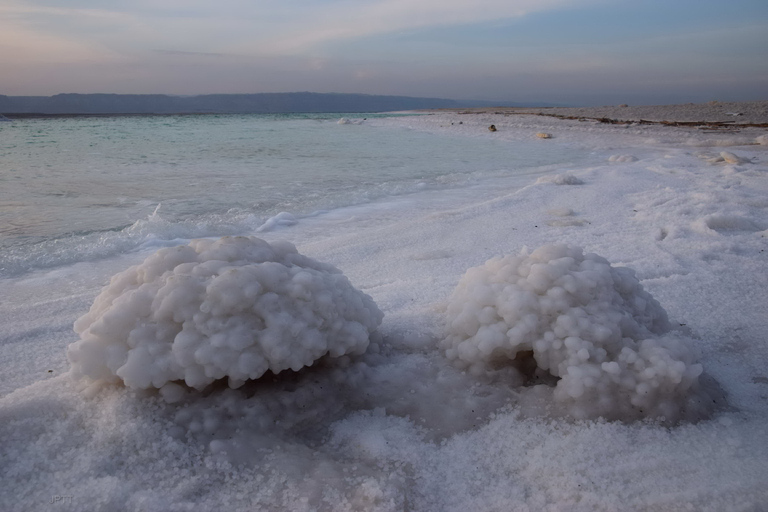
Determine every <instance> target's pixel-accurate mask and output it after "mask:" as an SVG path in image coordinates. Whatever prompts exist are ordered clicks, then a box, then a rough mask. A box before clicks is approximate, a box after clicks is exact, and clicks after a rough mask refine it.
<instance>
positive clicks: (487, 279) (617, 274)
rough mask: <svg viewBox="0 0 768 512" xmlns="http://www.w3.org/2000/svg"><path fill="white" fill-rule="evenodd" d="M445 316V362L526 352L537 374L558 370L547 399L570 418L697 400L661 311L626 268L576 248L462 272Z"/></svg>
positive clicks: (511, 357) (484, 364) (670, 409)
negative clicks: (553, 386)
mask: <svg viewBox="0 0 768 512" xmlns="http://www.w3.org/2000/svg"><path fill="white" fill-rule="evenodd" d="M448 318H449V326H448V332H449V335H448V337H447V338H446V339H445V340H444V341H443V342H442V348H443V349H444V350H445V352H446V355H447V357H448V358H449V359H452V360H455V361H456V362H457V363H458V364H459V365H460V366H464V367H467V368H469V369H470V370H472V371H476V372H481V371H484V370H486V369H488V368H494V367H498V366H499V365H502V366H515V365H518V366H523V365H524V364H526V363H525V359H526V358H530V357H531V355H532V357H533V359H534V360H535V366H536V371H537V372H539V373H541V372H542V371H544V372H547V373H548V374H549V375H551V376H554V377H556V378H557V377H559V380H558V381H557V384H556V387H555V389H554V399H555V405H556V406H564V407H565V409H566V410H567V413H568V414H570V415H572V416H574V417H576V418H579V419H582V418H596V417H601V416H602V417H604V418H607V419H622V420H632V419H637V418H642V417H652V418H653V417H656V418H659V417H664V418H665V419H666V420H667V421H670V422H674V421H677V420H678V419H681V418H691V419H695V418H697V417H699V415H700V414H701V413H702V411H701V410H700V409H701V408H702V407H706V406H705V405H703V404H702V402H703V400H701V399H700V398H699V397H698V396H697V394H696V389H697V386H698V377H699V375H700V374H701V373H702V367H701V365H699V364H697V363H696V354H695V352H694V350H693V348H692V347H691V346H690V345H689V344H688V343H686V342H684V341H683V340H681V339H679V338H678V337H675V336H673V335H670V334H667V333H668V331H669V330H670V323H669V321H668V319H667V314H666V312H665V311H664V309H663V308H662V307H661V306H660V305H659V303H658V302H657V301H656V300H655V299H654V298H653V297H651V295H650V294H648V293H647V292H646V291H644V290H643V288H642V286H641V285H640V283H639V281H638V280H637V278H636V277H635V274H634V272H633V271H632V270H630V269H628V268H621V267H619V268H616V267H612V266H611V265H610V264H609V263H608V261H607V260H605V259H604V258H602V257H600V256H598V255H596V254H586V255H585V254H584V253H583V251H582V249H581V248H578V247H570V246H567V245H552V246H545V247H541V248H539V249H537V250H536V251H534V252H533V253H531V254H527V252H526V251H523V252H522V253H521V254H520V255H519V256H505V257H497V258H493V259H491V260H489V261H488V262H486V263H485V265H483V266H480V267H476V268H472V269H470V270H468V271H467V273H466V274H465V275H464V276H463V277H462V279H461V280H460V282H459V285H458V287H457V288H456V290H455V291H454V293H453V295H452V297H451V299H450V301H449V305H448ZM515 358H517V360H516V361H515ZM550 378H551V377H550ZM710 402H711V401H710Z"/></svg>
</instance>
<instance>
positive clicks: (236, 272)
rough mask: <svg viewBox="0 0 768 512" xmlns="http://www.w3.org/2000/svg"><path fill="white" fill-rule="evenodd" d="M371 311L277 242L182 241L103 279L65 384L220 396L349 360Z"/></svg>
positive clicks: (324, 269)
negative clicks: (270, 376)
mask: <svg viewBox="0 0 768 512" xmlns="http://www.w3.org/2000/svg"><path fill="white" fill-rule="evenodd" d="M382 318H383V314H382V313H381V311H379V309H378V307H376V304H374V302H373V300H372V299H371V298H370V297H369V296H368V295H366V294H364V293H362V292H360V291H359V290H357V289H355V288H354V287H353V286H352V285H351V284H350V282H349V280H348V279H347V278H346V277H345V276H344V275H342V273H341V272H340V271H339V270H338V269H336V268H335V267H333V266H331V265H328V264H324V263H320V262H317V261H315V260H313V259H311V258H308V257H306V256H303V255H301V254H299V253H298V252H297V251H296V248H295V247H294V246H293V245H292V244H290V243H288V242H275V243H272V244H269V243H267V242H265V241H264V240H261V239H258V238H254V237H235V238H233V237H226V238H222V239H220V240H217V241H214V240H208V239H203V240H193V241H192V242H191V243H190V244H189V245H186V246H178V247H172V248H166V249H161V250H159V251H158V252H156V253H155V254H153V255H151V256H150V257H149V258H147V259H146V260H145V261H144V262H143V263H142V264H140V265H136V266H133V267H131V268H129V269H127V270H125V271H124V272H121V273H119V274H117V275H115V276H114V277H113V278H112V280H111V282H110V284H109V285H108V286H107V287H105V288H104V289H103V290H102V292H101V294H100V295H99V296H98V297H97V298H96V300H95V301H94V303H93V306H92V307H91V309H90V311H89V312H88V313H87V314H86V315H84V316H82V317H81V318H80V319H78V320H77V321H76V322H75V331H76V332H77V333H79V334H80V337H81V339H80V340H79V341H76V342H74V343H72V344H71V345H70V346H69V348H68V350H67V356H68V358H69V360H70V362H71V364H72V373H73V375H74V376H75V377H80V376H87V377H90V378H91V379H94V380H99V381H117V380H122V381H123V382H124V383H125V384H126V385H127V386H129V387H132V388H151V387H154V388H162V387H163V386H166V387H178V386H177V385H176V384H172V382H173V381H181V380H183V381H184V382H185V383H186V385H187V386H190V387H193V388H197V389H202V388H204V387H205V386H207V385H208V384H210V383H212V382H213V381H215V380H218V379H223V378H225V377H227V378H228V379H229V386H230V387H238V386H239V385H242V384H243V383H244V382H245V381H246V380H248V379H256V378H258V377H260V376H261V375H263V374H264V373H265V372H266V371H267V370H271V371H272V372H274V373H277V372H280V371H282V370H286V369H291V370H299V369H301V368H303V367H305V366H309V365H312V364H313V363H314V362H315V361H316V360H317V359H318V358H320V357H322V356H324V355H326V354H327V355H330V356H331V357H339V356H342V355H345V354H361V353H363V352H364V351H365V350H366V348H367V347H368V343H369V336H370V334H371V333H372V332H373V331H374V330H376V328H377V327H378V325H379V324H380V323H381V320H382Z"/></svg>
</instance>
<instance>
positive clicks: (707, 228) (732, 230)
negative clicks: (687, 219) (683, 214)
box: [694, 215, 762, 235]
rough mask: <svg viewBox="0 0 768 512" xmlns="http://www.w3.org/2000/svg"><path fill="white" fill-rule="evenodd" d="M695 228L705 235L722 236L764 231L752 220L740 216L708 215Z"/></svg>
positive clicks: (696, 223) (695, 224)
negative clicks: (715, 234)
mask: <svg viewBox="0 0 768 512" xmlns="http://www.w3.org/2000/svg"><path fill="white" fill-rule="evenodd" d="M694 227H695V228H696V229H697V230H699V231H701V232H704V233H712V232H715V233H718V234H721V235H737V234H740V233H745V232H747V233H753V232H756V231H762V228H760V227H759V226H758V225H756V224H755V223H754V222H753V221H752V220H751V219H747V218H745V217H740V216H738V215H707V216H706V217H704V218H702V219H699V220H698V221H696V222H695V223H694Z"/></svg>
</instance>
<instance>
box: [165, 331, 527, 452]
mask: <svg viewBox="0 0 768 512" xmlns="http://www.w3.org/2000/svg"><path fill="white" fill-rule="evenodd" d="M433 343H434V344H436V342H434V341H433ZM376 351H377V350H376V348H375V347H374V350H373V351H372V352H371V353H368V354H365V355H362V356H359V357H357V358H337V359H332V358H324V359H322V360H320V361H318V362H317V363H316V364H315V365H313V366H311V367H308V368H304V369H302V370H300V371H298V372H292V371H284V372H281V373H280V374H277V375H275V374H271V373H267V374H265V375H264V376H263V377H261V378H259V379H257V380H253V381H248V382H246V383H245V384H244V385H243V386H241V387H240V388H238V389H230V388H229V387H228V386H227V384H226V381H224V380H222V381H217V382H215V383H213V384H211V385H209V386H208V387H207V388H206V389H205V390H204V391H203V392H197V391H190V392H188V393H186V395H185V396H184V397H183V398H182V399H181V400H180V401H179V402H178V403H177V404H170V405H168V407H171V408H173V409H174V412H173V413H172V414H173V421H174V423H175V424H176V425H177V428H176V429H175V436H176V437H177V438H179V439H188V440H190V441H192V440H195V441H196V442H199V443H202V444H204V445H207V446H208V449H209V450H210V451H211V452H212V453H214V454H217V455H219V456H221V457H222V458H224V459H225V460H227V461H228V462H230V463H234V464H246V465H254V464H257V463H258V462H259V461H261V460H264V458H265V457H267V456H269V455H270V454H272V453H275V451H276V450H277V451H280V452H281V453H294V454H295V455H296V456H300V457H304V458H306V456H307V453H313V452H315V451H323V450H324V448H323V446H324V444H325V442H326V440H327V437H328V435H329V432H330V431H331V428H332V426H333V425H334V424H335V423H336V422H338V421H340V420H343V419H345V418H347V417H350V416H351V415H354V414H358V413H362V412H366V411H368V412H370V411H377V414H380V415H382V416H385V417H389V418H402V419H405V420H407V421H408V422H409V423H411V424H412V425H413V426H414V427H415V428H417V429H419V430H420V431H421V432H422V433H423V436H424V438H425V439H427V440H432V441H434V440H438V439H443V438H446V437H449V436H452V435H454V434H456V433H459V432H463V431H467V430H471V429H474V428H477V427H478V426H481V425H483V424H485V423H487V422H488V420H489V418H490V416H491V415H492V414H493V413H494V412H496V411H498V410H499V409H502V408H504V407H506V406H509V405H513V398H514V394H513V393H512V392H511V387H510V386H509V385H508V382H509V379H506V378H501V376H502V373H503V372H501V373H499V372H497V374H496V375H494V376H492V377H491V378H489V379H485V380H483V379H480V380H479V379H477V378H476V377H470V376H469V375H467V374H466V373H464V372H461V371H460V370H458V369H456V368H454V367H453V366H451V365H449V364H447V362H446V361H445V360H444V359H443V358H442V357H441V356H437V355H435V356H432V355H428V354H425V353H404V352H400V351H397V350H394V349H391V348H387V347H385V348H384V349H383V351H382V352H387V353H376ZM388 351H389V352H388ZM505 375H506V374H505ZM307 450H308V451H307ZM305 452H306V453H305Z"/></svg>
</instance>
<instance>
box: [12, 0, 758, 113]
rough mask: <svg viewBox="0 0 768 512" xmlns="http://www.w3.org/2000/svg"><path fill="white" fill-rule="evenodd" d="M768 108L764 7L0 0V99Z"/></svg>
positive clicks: (550, 1)
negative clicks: (749, 103) (72, 95)
mask: <svg viewBox="0 0 768 512" xmlns="http://www.w3.org/2000/svg"><path fill="white" fill-rule="evenodd" d="M289 91H314V92H359V93H367V94H397V95H408V96H430V97H445V98H458V99H486V100H495V101H521V102H531V101H540V102H552V103H565V104H613V103H633V104H642V103H645V104H648V103H668V102H688V101H692V102H697V101H708V100H713V99H717V100H721V101H725V100H750V99H768V0H632V1H625V0H474V1H467V0H217V1H204V0H133V1H129V0H0V94H7V95H51V94H56V93H60V92H82V93H87V92H115V93H142V94H143V93H167V94H205V93H251V92H289Z"/></svg>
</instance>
